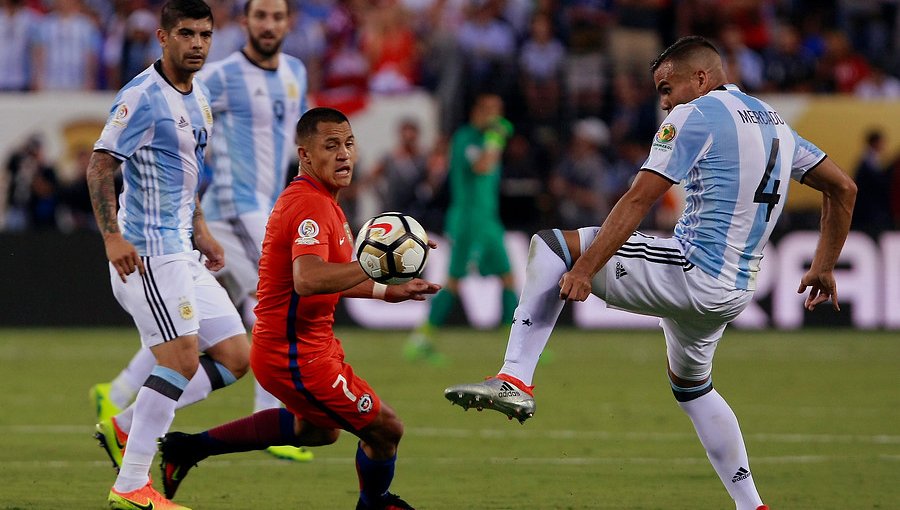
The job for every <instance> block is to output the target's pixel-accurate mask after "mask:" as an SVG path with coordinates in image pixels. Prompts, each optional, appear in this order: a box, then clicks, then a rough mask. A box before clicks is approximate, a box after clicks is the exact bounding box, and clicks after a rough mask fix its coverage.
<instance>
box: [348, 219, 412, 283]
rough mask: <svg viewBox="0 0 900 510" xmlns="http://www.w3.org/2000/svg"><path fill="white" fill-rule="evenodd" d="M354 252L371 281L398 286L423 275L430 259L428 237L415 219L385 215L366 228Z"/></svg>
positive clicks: (358, 237)
mask: <svg viewBox="0 0 900 510" xmlns="http://www.w3.org/2000/svg"><path fill="white" fill-rule="evenodd" d="M354 250H355V252H356V260H358V261H359V265H360V266H362V268H363V271H365V272H366V274H367V275H369V278H371V279H373V280H375V281H376V282H378V283H384V284H387V285H397V284H400V283H405V282H408V281H410V280H412V279H413V278H418V277H419V276H420V275H421V274H422V270H423V269H424V268H425V261H426V260H427V259H428V234H427V233H425V229H424V228H423V227H422V225H421V224H419V222H418V221H416V220H415V219H414V218H413V217H411V216H407V215H405V214H403V213H399V212H385V213H381V214H379V215H377V216H375V217H374V218H372V219H370V220H369V221H367V222H366V223H365V224H364V225H363V226H362V228H361V229H360V230H359V235H357V236H356V246H355V248H354Z"/></svg>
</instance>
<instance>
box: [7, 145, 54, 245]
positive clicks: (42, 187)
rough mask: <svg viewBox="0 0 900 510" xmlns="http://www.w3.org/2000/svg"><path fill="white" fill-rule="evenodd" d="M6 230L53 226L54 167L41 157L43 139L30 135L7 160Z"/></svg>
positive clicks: (41, 228) (39, 228)
mask: <svg viewBox="0 0 900 510" xmlns="http://www.w3.org/2000/svg"><path fill="white" fill-rule="evenodd" d="M6 172H7V183H8V186H7V191H8V195H7V200H6V204H7V210H6V225H5V229H6V230H8V231H23V230H27V229H34V230H43V229H53V228H56V206H57V196H56V193H57V183H56V170H55V169H54V168H53V166H52V165H50V163H48V162H47V161H46V160H45V159H44V143H43V140H42V139H41V138H40V137H39V136H38V135H32V136H30V137H29V138H28V139H27V140H26V141H25V143H24V145H22V147H20V148H19V149H17V150H15V151H14V152H13V153H12V154H11V155H10V157H9V160H8V161H7V163H6Z"/></svg>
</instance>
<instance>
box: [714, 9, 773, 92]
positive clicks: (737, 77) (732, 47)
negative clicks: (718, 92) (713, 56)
mask: <svg viewBox="0 0 900 510" xmlns="http://www.w3.org/2000/svg"><path fill="white" fill-rule="evenodd" d="M718 40H719V45H720V48H719V51H721V52H722V60H723V61H724V62H725V72H726V73H728V81H729V82H731V83H734V84H736V85H738V86H739V87H741V89H742V90H744V91H745V92H755V91H757V90H760V89H762V86H763V59H762V57H760V56H759V54H758V53H756V52H755V51H753V50H751V49H750V48H749V47H748V46H747V45H745V44H744V34H743V32H741V30H740V29H739V28H738V26H737V25H734V24H730V23H729V24H725V25H724V26H723V27H722V29H721V30H720V31H719V38H718Z"/></svg>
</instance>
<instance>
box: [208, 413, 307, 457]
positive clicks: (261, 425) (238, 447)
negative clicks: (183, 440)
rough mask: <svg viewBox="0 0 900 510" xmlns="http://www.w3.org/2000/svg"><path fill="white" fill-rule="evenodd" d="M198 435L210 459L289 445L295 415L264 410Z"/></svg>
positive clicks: (291, 438)
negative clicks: (228, 454) (222, 455)
mask: <svg viewBox="0 0 900 510" xmlns="http://www.w3.org/2000/svg"><path fill="white" fill-rule="evenodd" d="M200 435H201V436H202V442H203V443H204V445H205V446H206V448H207V449H208V453H209V455H218V454H222V453H232V452H246V451H250V450H262V449H265V448H268V447H269V446H280V445H287V444H292V443H293V442H294V440H295V438H296V435H295V434H294V415H293V414H291V412H290V411H288V410H287V409H265V410H262V411H259V412H257V413H253V414H251V415H250V416H247V417H244V418H240V419H238V420H234V421H232V422H229V423H226V424H224V425H219V426H218V427H215V428H212V429H209V430H207V431H206V432H203V433H202V434H200Z"/></svg>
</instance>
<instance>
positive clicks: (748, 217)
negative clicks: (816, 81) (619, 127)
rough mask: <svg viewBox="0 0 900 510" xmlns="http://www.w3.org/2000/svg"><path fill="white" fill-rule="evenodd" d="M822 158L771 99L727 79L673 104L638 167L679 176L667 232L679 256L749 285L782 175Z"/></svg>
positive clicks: (774, 215) (798, 172) (797, 175)
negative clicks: (679, 209)
mask: <svg viewBox="0 0 900 510" xmlns="http://www.w3.org/2000/svg"><path fill="white" fill-rule="evenodd" d="M824 158H825V154H824V153H823V152H822V151H821V150H820V149H819V148H818V147H816V146H815V145H813V144H812V143H810V142H808V141H806V140H804V139H803V138H801V137H800V136H799V135H798V134H797V133H796V132H794V130H793V129H791V128H790V126H788V125H787V123H785V121H784V120H783V119H782V117H781V115H779V114H778V112H777V111H775V110H774V109H773V108H772V107H771V106H769V105H768V104H766V103H764V102H762V101H760V100H759V99H757V98H755V97H752V96H749V95H747V94H744V93H743V92H741V91H740V90H739V89H738V88H737V87H736V86H735V85H730V84H729V85H726V86H724V87H720V88H719V89H716V90H713V91H711V92H709V93H708V94H706V95H705V96H702V97H699V98H697V99H695V100H693V101H691V102H690V103H687V104H683V105H679V106H677V107H675V108H673V109H672V111H670V112H669V115H668V116H667V117H666V118H665V120H664V121H663V123H662V126H661V127H660V128H659V131H658V132H657V133H656V137H655V138H654V140H653V144H652V147H651V149H650V156H649V157H648V158H647V161H646V162H645V163H644V165H643V167H642V168H644V169H646V170H650V171H653V172H656V173H658V174H660V175H662V176H663V177H665V178H666V179H669V180H671V181H673V182H679V181H684V186H685V191H686V201H687V204H686V206H685V209H684V212H683V214H682V215H681V218H680V219H679V220H678V224H677V225H676V226H675V237H676V238H677V239H679V240H680V241H681V243H682V246H683V247H684V250H685V256H686V257H687V260H688V261H690V262H692V263H693V264H695V265H696V266H698V267H700V268H701V269H702V270H703V271H704V272H706V273H708V274H710V275H712V276H714V277H716V278H717V279H719V280H720V281H723V282H725V283H727V284H728V285H731V286H733V287H734V288H737V289H746V290H753V289H755V288H756V275H757V271H759V262H760V259H762V250H763V247H764V246H765V245H766V242H768V240H769V236H770V235H771V234H772V229H773V228H774V227H775V222H776V221H777V220H778V216H779V215H780V214H781V211H782V209H783V208H784V204H785V202H786V201H787V192H788V184H789V179H790V178H793V179H795V180H797V181H799V180H801V179H802V178H803V176H804V175H805V174H806V172H807V171H809V170H810V169H812V168H814V167H815V166H816V165H818V164H819V163H820V162H821V161H822V160H823V159H824Z"/></svg>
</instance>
